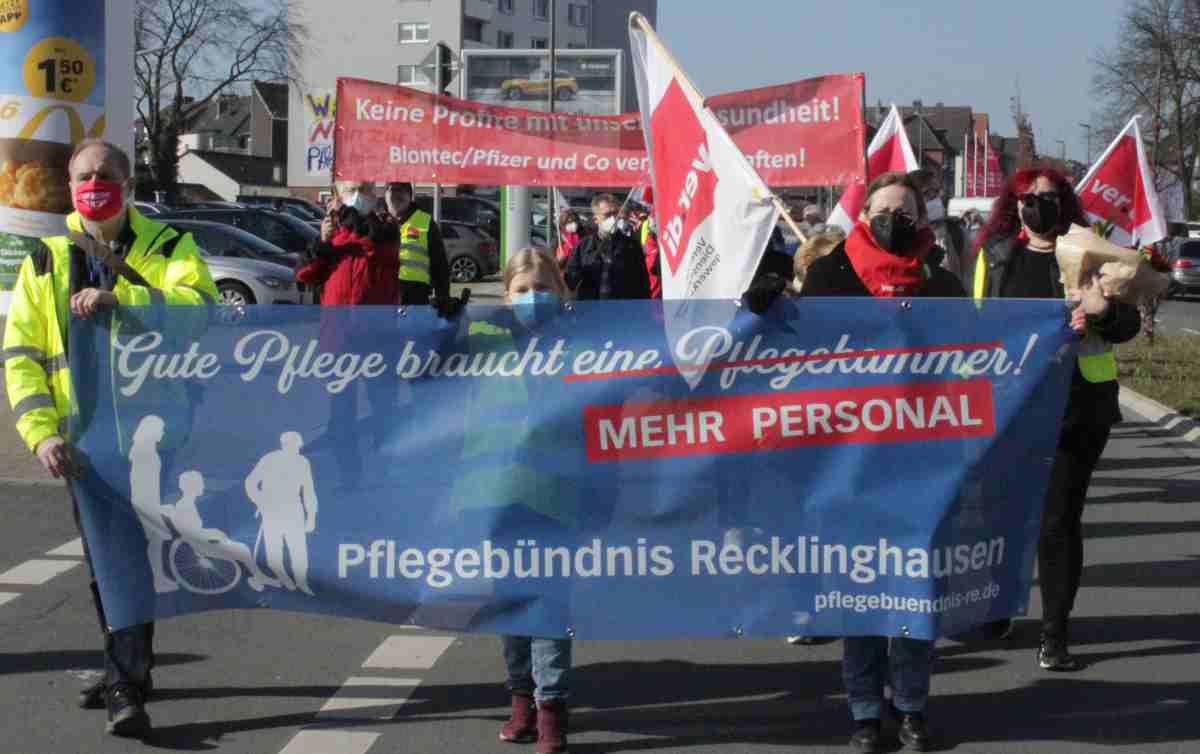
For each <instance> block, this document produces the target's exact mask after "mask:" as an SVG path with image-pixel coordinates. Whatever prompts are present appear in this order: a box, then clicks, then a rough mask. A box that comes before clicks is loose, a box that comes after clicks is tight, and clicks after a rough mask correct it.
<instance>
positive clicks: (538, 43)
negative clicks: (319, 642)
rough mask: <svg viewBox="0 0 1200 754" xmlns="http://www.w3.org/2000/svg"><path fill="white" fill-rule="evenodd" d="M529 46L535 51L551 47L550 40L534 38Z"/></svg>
mask: <svg viewBox="0 0 1200 754" xmlns="http://www.w3.org/2000/svg"><path fill="white" fill-rule="evenodd" d="M529 46H530V47H532V48H533V49H535V50H544V49H546V48H547V47H549V46H550V40H548V39H546V38H545V37H534V38H533V39H531V40H529Z"/></svg>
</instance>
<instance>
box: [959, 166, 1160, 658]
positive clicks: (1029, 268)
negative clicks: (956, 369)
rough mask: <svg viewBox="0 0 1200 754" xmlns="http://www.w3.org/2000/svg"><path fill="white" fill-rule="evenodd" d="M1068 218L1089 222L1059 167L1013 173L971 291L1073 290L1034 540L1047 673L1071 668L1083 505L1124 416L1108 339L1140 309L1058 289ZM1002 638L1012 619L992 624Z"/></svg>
mask: <svg viewBox="0 0 1200 754" xmlns="http://www.w3.org/2000/svg"><path fill="white" fill-rule="evenodd" d="M1072 223H1080V224H1086V221H1085V219H1084V215H1083V212H1082V210H1081V209H1080V207H1079V201H1078V198H1077V197H1076V195H1075V192H1074V190H1073V189H1072V188H1071V184H1070V183H1069V182H1068V181H1067V179H1066V178H1065V177H1064V176H1063V175H1062V174H1061V173H1058V172H1057V171H1054V170H1050V169H1044V168H1043V169H1030V170H1023V171H1020V172H1018V173H1017V174H1016V175H1014V176H1013V177H1012V178H1011V179H1009V181H1008V184H1007V185H1006V186H1005V189H1004V191H1003V193H1001V195H1000V196H999V197H997V199H996V201H995V203H994V204H993V208H992V213H991V217H990V218H989V220H988V223H987V225H986V226H984V228H983V230H982V232H981V234H980V240H979V244H980V247H981V250H980V252H979V254H980V257H979V260H978V262H977V263H976V264H975V277H974V280H973V293H974V297H975V298H977V299H982V298H1050V299H1057V300H1062V299H1063V298H1064V297H1067V296H1069V297H1070V298H1071V299H1073V300H1077V301H1078V302H1079V303H1078V305H1077V306H1075V308H1074V309H1073V310H1072V313H1071V326H1072V327H1073V328H1074V329H1075V331H1076V332H1078V333H1079V334H1080V335H1082V336H1083V337H1084V340H1083V343H1082V345H1081V346H1080V350H1079V357H1078V360H1077V363H1076V367H1075V371H1074V376H1073V378H1072V380H1071V389H1070V393H1069V397H1068V399H1067V408H1066V414H1065V416H1064V418H1063V422H1062V426H1061V430H1060V433H1059V438H1058V450H1057V452H1056V454H1055V458H1054V465H1053V467H1052V469H1051V472H1050V485H1049V488H1048V489H1047V491H1046V498H1045V502H1044V504H1043V508H1042V522H1041V534H1040V536H1039V540H1038V585H1039V587H1040V589H1041V593H1042V636H1041V643H1040V647H1039V649H1038V664H1039V665H1040V666H1041V667H1042V668H1044V669H1046V670H1072V669H1074V668H1075V667H1076V663H1075V660H1074V658H1073V657H1072V656H1071V654H1070V651H1069V631H1068V629H1069V619H1070V615H1071V610H1072V608H1073V607H1074V604H1075V595H1076V593H1077V592H1078V591H1079V579H1080V574H1081V571H1082V568H1083V530H1082V518H1083V506H1084V502H1085V501H1086V499H1087V488H1088V485H1089V484H1090V483H1091V478H1092V472H1093V471H1094V470H1095V468H1096V464H1097V463H1098V462H1099V460H1100V455H1101V454H1102V453H1103V452H1104V446H1105V445H1106V444H1107V443H1108V436H1109V433H1110V432H1111V430H1112V427H1113V425H1114V424H1116V423H1117V422H1119V421H1121V410H1120V407H1119V405H1118V402H1117V393H1118V385H1117V362H1116V358H1115V357H1114V355H1113V350H1112V345H1113V344H1114V343H1123V342H1125V341H1127V340H1130V339H1132V338H1133V337H1135V336H1136V335H1137V333H1138V329H1139V327H1140V315H1139V313H1138V310H1137V307H1135V306H1132V305H1130V304H1126V303H1124V302H1121V301H1118V300H1116V299H1108V298H1105V296H1104V293H1103V291H1102V290H1101V288H1100V285H1099V284H1098V283H1097V282H1096V281H1095V280H1093V281H1092V282H1091V283H1090V284H1087V285H1084V286H1083V288H1082V289H1081V290H1079V291H1073V290H1072V291H1067V290H1064V289H1063V285H1062V283H1061V281H1060V275H1059V268H1058V261H1057V258H1056V257H1055V254H1054V251H1055V246H1056V244H1057V240H1058V238H1059V237H1060V236H1062V235H1064V234H1066V232H1067V231H1068V229H1069V228H1070V226H1071V224H1072ZM990 629H991V630H990V633H991V634H992V635H994V636H1005V635H1007V634H1008V632H1009V631H1010V630H1011V622H1010V621H1001V622H1000V623H997V624H993V625H992V626H991V627H990Z"/></svg>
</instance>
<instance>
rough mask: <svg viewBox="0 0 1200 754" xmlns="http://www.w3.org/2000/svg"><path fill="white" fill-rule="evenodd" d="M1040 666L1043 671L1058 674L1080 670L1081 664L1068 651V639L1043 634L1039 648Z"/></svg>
mask: <svg viewBox="0 0 1200 754" xmlns="http://www.w3.org/2000/svg"><path fill="white" fill-rule="evenodd" d="M1038 665H1039V666H1041V668H1042V670H1055V671H1058V672H1064V671H1071V670H1078V669H1079V663H1078V662H1076V661H1075V658H1074V657H1072V656H1071V653H1070V652H1068V651H1067V640H1066V637H1061V636H1047V635H1046V634H1042V644H1041V646H1040V647H1039V648H1038Z"/></svg>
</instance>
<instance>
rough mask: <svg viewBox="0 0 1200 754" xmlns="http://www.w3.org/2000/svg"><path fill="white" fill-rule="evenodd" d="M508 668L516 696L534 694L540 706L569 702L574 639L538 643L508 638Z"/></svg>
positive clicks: (508, 685)
mask: <svg viewBox="0 0 1200 754" xmlns="http://www.w3.org/2000/svg"><path fill="white" fill-rule="evenodd" d="M501 638H502V639H503V641H504V664H505V665H506V666H507V668H508V681H507V682H506V683H505V684H504V685H505V686H507V687H508V690H509V691H510V692H512V693H526V694H532V695H533V697H534V699H536V700H537V701H539V702H549V701H553V700H556V699H566V698H567V671H568V670H570V669H571V640H570V639H535V638H532V637H529V636H504V637H501Z"/></svg>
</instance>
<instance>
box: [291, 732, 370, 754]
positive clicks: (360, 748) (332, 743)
mask: <svg viewBox="0 0 1200 754" xmlns="http://www.w3.org/2000/svg"><path fill="white" fill-rule="evenodd" d="M378 738H379V734H378V733H366V732H363V731H350V730H302V731H300V732H299V733H297V734H296V736H295V738H293V739H292V740H291V741H289V742H288V745H287V746H285V747H283V750H282V751H280V752H279V754H334V752H337V754H367V750H368V749H370V748H371V747H372V746H374V745H375V741H376V740H377V739H378Z"/></svg>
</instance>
